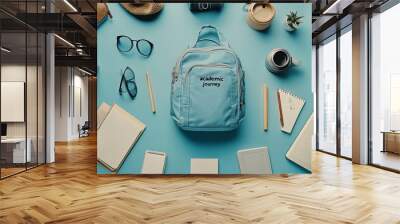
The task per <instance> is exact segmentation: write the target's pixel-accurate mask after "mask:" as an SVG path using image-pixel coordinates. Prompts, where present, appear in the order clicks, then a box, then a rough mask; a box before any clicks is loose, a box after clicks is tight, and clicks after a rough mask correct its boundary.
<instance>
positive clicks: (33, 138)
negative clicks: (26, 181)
mask: <svg viewBox="0 0 400 224" xmlns="http://www.w3.org/2000/svg"><path fill="white" fill-rule="evenodd" d="M27 38H28V41H27V43H28V57H27V59H28V63H27V80H26V89H27V95H26V97H27V98H26V104H27V107H26V113H27V133H28V135H27V137H28V138H27V142H28V148H27V149H28V150H29V148H30V151H31V153H28V155H29V156H30V159H29V160H28V163H27V166H28V168H30V167H34V166H36V165H37V157H38V154H37V150H38V143H37V132H38V123H37V122H38V119H37V116H38V113H37V112H38V107H37V105H38V100H37V98H38V94H37V93H38V88H37V81H38V78H37V74H38V67H37V63H38V56H37V54H38V49H37V45H38V43H37V42H38V36H37V33H36V32H30V33H27Z"/></svg>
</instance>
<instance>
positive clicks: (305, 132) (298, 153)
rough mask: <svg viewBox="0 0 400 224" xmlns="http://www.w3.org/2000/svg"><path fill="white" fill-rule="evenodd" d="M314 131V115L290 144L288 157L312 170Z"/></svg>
mask: <svg viewBox="0 0 400 224" xmlns="http://www.w3.org/2000/svg"><path fill="white" fill-rule="evenodd" d="M313 133H314V115H311V117H310V118H309V119H308V121H307V123H306V125H305V126H304V127H303V129H302V130H301V132H300V134H299V135H298V136H297V138H296V140H295V141H294V142H293V144H292V145H291V146H290V149H289V151H288V152H287V154H286V158H288V159H289V160H291V161H293V162H294V163H296V164H298V165H299V166H301V167H304V168H305V169H307V170H309V171H311V151H312V136H313Z"/></svg>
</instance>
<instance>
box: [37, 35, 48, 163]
mask: <svg viewBox="0 0 400 224" xmlns="http://www.w3.org/2000/svg"><path fill="white" fill-rule="evenodd" d="M45 44H46V37H45V35H44V34H39V45H38V52H39V53H38V57H39V63H38V163H39V164H43V163H45V158H46V157H45V156H46V155H45V154H46V149H45V140H46V139H45V124H46V123H45V122H46V121H45V119H46V117H45V111H46V108H45V106H46V104H45V99H46V98H45V97H46V96H45V93H46V91H45V88H46V84H45V82H46V79H45V77H46V76H45V70H44V67H45V60H46V52H45Z"/></svg>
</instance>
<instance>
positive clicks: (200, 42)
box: [193, 25, 229, 48]
mask: <svg viewBox="0 0 400 224" xmlns="http://www.w3.org/2000/svg"><path fill="white" fill-rule="evenodd" d="M212 46H221V47H229V45H228V43H227V42H226V40H225V38H224V36H223V35H222V34H221V33H220V32H219V31H218V29H217V28H216V27H214V26H212V25H205V26H202V27H201V28H200V31H199V34H198V36H197V40H196V42H195V44H194V46H193V48H199V47H212Z"/></svg>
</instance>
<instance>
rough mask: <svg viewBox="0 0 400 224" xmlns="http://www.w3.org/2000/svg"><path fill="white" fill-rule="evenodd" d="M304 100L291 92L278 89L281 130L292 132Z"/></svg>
mask: <svg viewBox="0 0 400 224" xmlns="http://www.w3.org/2000/svg"><path fill="white" fill-rule="evenodd" d="M304 103H305V101H304V100H303V99H301V98H300V97H298V96H295V95H294V94H292V93H289V92H287V91H284V90H282V89H279V90H278V107H279V108H278V109H279V115H280V119H281V130H282V131H284V132H286V133H292V129H293V127H294V125H295V124H296V121H297V118H298V117H299V114H300V111H301V110H302V109H303V106H304Z"/></svg>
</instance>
